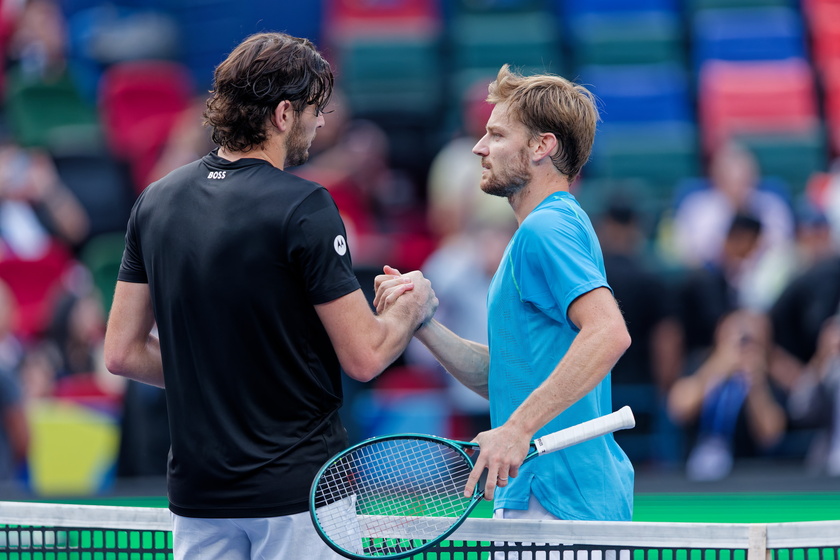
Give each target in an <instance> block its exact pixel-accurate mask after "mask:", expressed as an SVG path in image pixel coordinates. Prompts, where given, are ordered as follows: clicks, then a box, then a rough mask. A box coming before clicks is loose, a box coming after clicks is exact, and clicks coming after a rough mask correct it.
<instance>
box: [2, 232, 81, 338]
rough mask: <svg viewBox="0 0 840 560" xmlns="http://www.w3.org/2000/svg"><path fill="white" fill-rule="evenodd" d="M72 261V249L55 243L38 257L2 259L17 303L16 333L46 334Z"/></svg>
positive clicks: (30, 335)
mask: <svg viewBox="0 0 840 560" xmlns="http://www.w3.org/2000/svg"><path fill="white" fill-rule="evenodd" d="M72 264H73V260H72V258H71V256H70V254H69V252H68V251H67V250H66V249H65V248H64V247H63V246H61V245H59V244H58V243H55V242H54V243H53V244H52V245H51V246H50V248H49V250H48V251H47V253H46V254H44V255H43V256H42V257H41V258H39V259H37V260H23V259H19V258H16V257H8V256H7V257H6V258H3V259H0V280H3V281H4V282H5V283H6V284H7V285H8V287H9V289H10V290H11V292H12V294H13V295H14V297H15V300H16V303H17V312H16V318H15V323H14V327H13V328H14V332H15V333H16V334H17V335H18V336H19V337H21V338H22V339H23V340H26V341H29V340H33V339H36V338H37V337H39V336H41V335H43V333H44V330H45V329H46V327H47V324H48V322H49V320H50V317H51V315H52V306H53V303H54V298H55V296H56V295H57V291H58V290H59V289H60V285H61V281H62V277H63V275H64V273H65V272H66V271H67V270H69V269H70V267H71V266H72Z"/></svg>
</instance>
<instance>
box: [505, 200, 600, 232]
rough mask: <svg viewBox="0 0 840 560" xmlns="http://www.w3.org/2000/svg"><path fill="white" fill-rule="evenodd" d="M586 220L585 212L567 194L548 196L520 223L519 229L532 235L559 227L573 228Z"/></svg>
mask: <svg viewBox="0 0 840 560" xmlns="http://www.w3.org/2000/svg"><path fill="white" fill-rule="evenodd" d="M585 219H586V212H585V211H584V210H583V208H581V206H580V204H579V203H578V201H577V200H576V199H575V198H574V196H572V195H571V194H569V193H566V192H559V193H553V194H551V195H549V196H548V197H547V198H546V199H545V200H543V201H542V202H541V203H540V204H538V205H537V207H536V208H534V210H533V211H532V212H531V213H530V214H528V216H527V217H526V218H525V219H524V220H523V221H522V224H521V225H520V229H522V230H523V231H524V232H527V233H530V234H532V235H541V234H543V233H546V232H549V231H556V230H557V229H558V228H560V227H567V226H570V225H571V226H574V225H575V224H580V223H581V222H582V221H584V220H585Z"/></svg>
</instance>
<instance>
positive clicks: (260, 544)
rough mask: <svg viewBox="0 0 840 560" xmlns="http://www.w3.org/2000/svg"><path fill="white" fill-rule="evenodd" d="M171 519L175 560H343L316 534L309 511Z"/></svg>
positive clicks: (173, 517)
mask: <svg viewBox="0 0 840 560" xmlns="http://www.w3.org/2000/svg"><path fill="white" fill-rule="evenodd" d="M171 515H172V522H173V541H174V547H173V549H174V558H175V560H286V559H290V558H305V559H306V560H342V559H343V557H342V556H339V555H338V554H336V553H335V552H333V550H332V549H331V548H329V547H328V546H327V545H326V544H325V543H324V541H323V540H322V539H321V537H320V536H319V535H318V533H317V532H316V531H315V526H314V525H313V524H312V519H311V518H310V516H309V512H308V511H305V512H303V513H296V514H294V515H284V516H280V517H263V518H246V519H227V518H226V519H202V518H196V517H182V516H180V515H176V514H174V513H172V514H171Z"/></svg>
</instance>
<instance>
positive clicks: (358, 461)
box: [309, 434, 483, 559]
mask: <svg viewBox="0 0 840 560" xmlns="http://www.w3.org/2000/svg"><path fill="white" fill-rule="evenodd" d="M470 447H474V444H470V443H465V442H456V441H452V440H447V439H445V438H439V437H435V436H428V435H423V434H400V435H394V436H383V437H377V438H371V439H369V440H365V441H363V442H361V443H358V444H356V445H354V446H352V447H350V448H348V449H346V450H345V451H342V452H341V453H339V454H337V455H335V456H334V457H333V458H331V459H330V460H329V461H327V462H326V463H325V464H324V466H323V467H321V469H320V471H319V472H318V474H317V475H316V477H315V480H314V481H313V483H312V488H311V491H310V496H309V512H310V515H311V517H312V521H313V523H314V525H315V528H316V530H317V531H318V534H319V535H320V536H321V538H322V539H323V540H324V542H326V543H327V545H329V546H330V548H332V549H333V550H335V551H336V552H338V553H339V554H341V555H343V556H345V557H347V558H360V559H362V558H393V559H396V558H405V557H407V556H411V555H413V554H417V553H418V552H422V551H423V550H425V549H427V548H429V547H431V546H433V545H435V544H436V543H438V542H440V541H441V540H443V539H444V538H446V537H447V536H448V535H450V534H451V533H452V532H453V531H455V529H457V528H458V526H459V525H460V524H461V523H462V522H463V521H464V519H466V517H467V516H468V515H469V513H470V512H471V511H472V510H473V508H474V507H475V505H476V504H477V503H478V502H479V501H481V498H482V495H483V493H482V492H480V491H476V492H475V493H474V495H473V496H472V497H465V496H464V487H465V486H466V483H467V478H469V475H470V472H471V471H472V468H473V465H474V463H473V460H472V458H471V457H470V455H469V454H468V453H467V452H466V450H465V448H470ZM481 487H482V488H483V486H481Z"/></svg>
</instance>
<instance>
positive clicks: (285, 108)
mask: <svg viewBox="0 0 840 560" xmlns="http://www.w3.org/2000/svg"><path fill="white" fill-rule="evenodd" d="M294 112H295V108H294V107H293V106H292V102H291V101H289V100H287V99H284V100H283V101H281V102H280V103H278V104H277V106H276V107H275V108H274V111H273V112H272V113H271V117H270V118H271V124H273V125H274V127H275V128H276V129H277V130H278V131H279V132H286V131H287V130H288V129H289V128H290V127H291V125H292V116H293V114H294Z"/></svg>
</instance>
